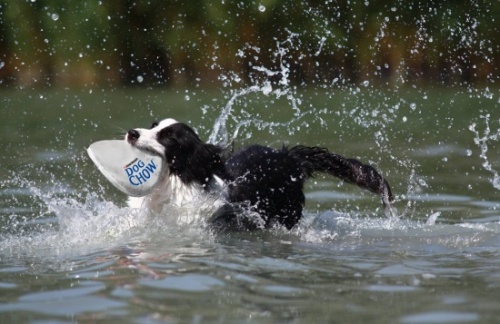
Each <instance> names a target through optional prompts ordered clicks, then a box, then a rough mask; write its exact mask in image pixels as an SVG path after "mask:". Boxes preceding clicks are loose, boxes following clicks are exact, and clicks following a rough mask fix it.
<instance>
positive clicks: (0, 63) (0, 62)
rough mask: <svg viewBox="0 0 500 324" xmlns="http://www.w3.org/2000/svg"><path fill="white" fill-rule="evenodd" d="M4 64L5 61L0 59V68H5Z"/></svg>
mask: <svg viewBox="0 0 500 324" xmlns="http://www.w3.org/2000/svg"><path fill="white" fill-rule="evenodd" d="M4 66H5V62H3V61H0V69H1V68H3V67H4Z"/></svg>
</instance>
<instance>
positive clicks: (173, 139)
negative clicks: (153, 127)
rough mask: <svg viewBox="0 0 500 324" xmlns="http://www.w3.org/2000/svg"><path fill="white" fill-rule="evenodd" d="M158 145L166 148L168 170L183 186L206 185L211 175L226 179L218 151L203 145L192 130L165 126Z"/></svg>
mask: <svg viewBox="0 0 500 324" xmlns="http://www.w3.org/2000/svg"><path fill="white" fill-rule="evenodd" d="M158 142H159V143H160V144H161V145H163V146H164V147H165V156H166V158H167V163H168V164H169V167H170V171H171V172H172V173H173V174H177V175H178V176H179V177H180V178H181V180H182V181H184V182H185V183H190V182H197V183H199V184H202V185H206V184H207V183H208V182H209V181H210V180H211V178H212V177H213V175H217V176H219V177H221V178H223V179H225V178H226V177H225V173H224V163H223V161H222V159H221V149H220V148H219V147H217V146H215V145H211V144H206V143H204V142H203V141H202V140H201V139H200V138H199V137H198V135H197V134H196V133H195V132H194V130H193V129H192V128H191V127H189V126H187V125H185V124H182V123H176V124H173V125H171V126H168V127H165V128H164V129H162V130H161V131H160V132H159V133H158Z"/></svg>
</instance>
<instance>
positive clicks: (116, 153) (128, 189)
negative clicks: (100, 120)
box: [87, 140, 164, 197]
mask: <svg viewBox="0 0 500 324" xmlns="http://www.w3.org/2000/svg"><path fill="white" fill-rule="evenodd" d="M87 153H88V154H89V156H90V158H91V159H92V161H93V162H94V164H95V165H96V166H97V168H98V169H99V171H101V173H102V174H103V175H104V176H105V177H106V179H108V180H109V182H111V183H112V184H113V185H114V186H115V187H116V188H117V189H119V190H120V191H122V192H123V193H125V194H127V195H129V196H133V197H142V196H146V195H147V194H149V193H150V192H151V191H153V189H154V187H155V185H156V184H157V183H158V181H159V180H160V177H161V175H162V173H163V172H164V170H163V168H164V164H163V159H162V158H161V157H160V156H158V155H154V154H151V153H148V152H146V151H142V150H139V149H137V148H135V147H133V146H132V145H130V144H129V143H127V142H125V141H123V140H122V141H118V140H108V141H99V142H95V143H93V144H92V145H90V146H89V148H88V149H87Z"/></svg>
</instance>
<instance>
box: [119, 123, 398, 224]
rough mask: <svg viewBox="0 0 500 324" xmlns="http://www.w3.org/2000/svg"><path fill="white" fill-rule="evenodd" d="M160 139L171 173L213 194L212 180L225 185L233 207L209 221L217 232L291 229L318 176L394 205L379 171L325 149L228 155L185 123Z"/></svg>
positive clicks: (265, 149) (251, 149) (163, 132)
mask: <svg viewBox="0 0 500 324" xmlns="http://www.w3.org/2000/svg"><path fill="white" fill-rule="evenodd" d="M132 131H133V130H131V131H129V134H130V132H132ZM157 136H158V137H157V140H158V142H159V143H160V144H161V145H163V146H164V147H165V153H166V160H167V164H168V166H169V168H170V173H171V174H175V175H177V176H179V178H180V179H181V180H182V182H183V183H185V184H191V183H198V184H200V185H203V186H205V188H207V189H206V190H210V186H209V184H210V181H211V180H212V179H213V176H218V177H219V178H221V179H222V180H224V182H225V183H226V187H227V188H226V192H225V196H226V198H227V202H228V203H227V204H226V205H224V206H223V207H222V208H220V209H219V210H218V211H216V212H215V214H214V215H213V216H212V217H211V218H210V225H211V227H212V228H213V229H214V230H216V231H244V230H253V229H258V228H271V227H273V226H275V225H281V226H285V227H286V228H287V229H292V228H293V227H294V226H295V225H296V224H297V223H298V222H299V220H300V218H301V216H302V208H303V206H304V203H305V197H304V193H303V186H304V182H305V181H306V180H307V179H308V178H309V177H311V176H312V175H313V173H315V172H324V173H328V174H331V175H333V176H335V177H338V178H340V179H343V180H345V181H346V182H349V183H353V184H356V185H358V186H360V187H362V188H365V189H368V190H370V191H372V192H374V193H376V194H379V195H381V197H382V200H383V202H384V205H385V207H390V201H392V193H391V190H390V187H389V184H388V183H387V181H385V180H384V179H383V178H382V176H380V174H379V173H378V172H377V171H376V170H375V169H374V168H372V167H371V166H369V165H364V164H362V163H361V162H359V161H358V160H356V159H346V158H344V157H342V156H340V155H337V154H332V153H330V152H329V151H328V150H327V149H324V148H320V147H307V146H294V147H291V148H287V147H283V148H281V149H274V148H270V147H265V146H260V145H252V146H249V147H246V148H243V149H241V150H239V151H237V152H228V151H225V150H223V149H222V148H220V147H218V146H215V145H211V144H206V143H204V142H203V141H202V140H201V139H200V138H199V137H198V135H197V134H196V133H195V132H194V131H193V130H192V129H191V128H190V127H189V126H187V125H185V124H182V123H176V124H173V125H171V126H168V127H166V128H164V129H162V130H161V131H160V132H159V133H158V135H157Z"/></svg>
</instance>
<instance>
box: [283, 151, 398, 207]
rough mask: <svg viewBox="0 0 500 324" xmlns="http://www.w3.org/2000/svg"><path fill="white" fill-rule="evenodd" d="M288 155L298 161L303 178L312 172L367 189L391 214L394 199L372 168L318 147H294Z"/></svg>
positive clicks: (387, 186) (387, 184)
mask: <svg viewBox="0 0 500 324" xmlns="http://www.w3.org/2000/svg"><path fill="white" fill-rule="evenodd" d="M289 154H290V156H291V157H293V158H295V159H297V160H298V161H299V163H300V164H301V166H302V169H303V172H304V173H305V176H307V177H310V176H312V174H313V173H314V172H324V173H328V174H330V175H333V176H335V177H337V178H340V179H341V180H344V181H346V182H348V183H352V184H355V185H358V186H359V187H361V188H364V189H368V190H369V191H371V192H373V193H376V194H379V195H380V197H381V198H382V203H383V204H384V207H385V209H386V211H387V212H389V213H392V210H393V208H392V204H391V202H392V201H393V199H394V197H393V196H392V192H391V187H390V186H389V183H387V181H386V180H385V179H384V178H383V177H382V176H381V175H380V174H379V173H378V172H377V170H375V169H374V168H373V167H371V166H369V165H366V164H363V163H361V162H360V161H358V160H356V159H347V158H345V157H343V156H340V155H337V154H333V153H330V152H329V151H328V150H327V149H325V148H320V147H307V146H301V145H299V146H294V147H292V148H290V149H289Z"/></svg>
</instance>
